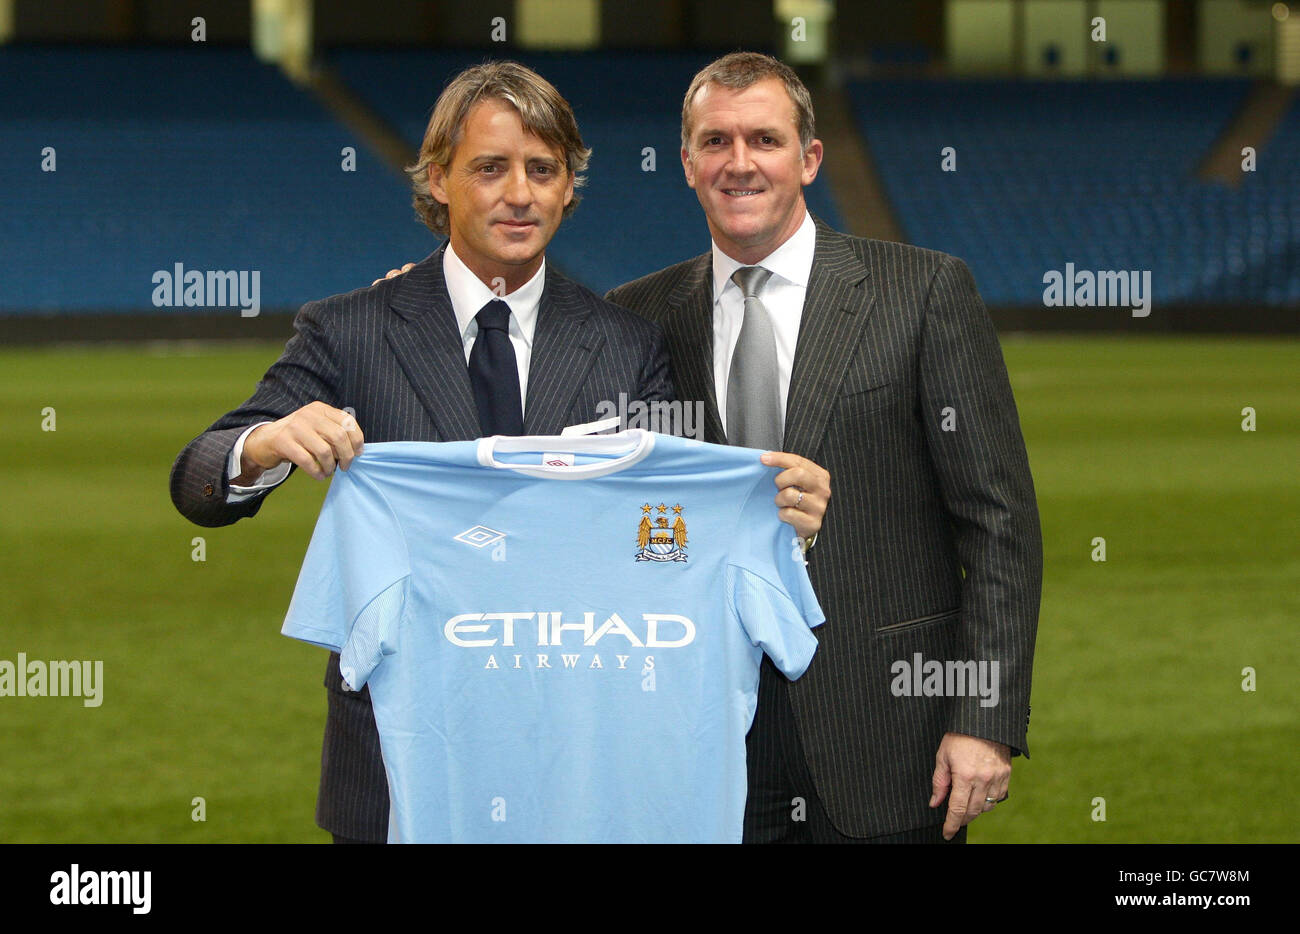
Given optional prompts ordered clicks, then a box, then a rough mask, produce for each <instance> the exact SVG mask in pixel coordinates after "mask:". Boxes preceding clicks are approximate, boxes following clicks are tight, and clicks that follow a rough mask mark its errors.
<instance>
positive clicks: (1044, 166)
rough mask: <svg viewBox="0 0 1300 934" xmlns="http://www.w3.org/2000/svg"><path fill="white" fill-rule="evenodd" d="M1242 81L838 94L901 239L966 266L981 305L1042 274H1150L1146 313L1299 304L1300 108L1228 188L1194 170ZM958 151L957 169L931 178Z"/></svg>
mask: <svg viewBox="0 0 1300 934" xmlns="http://www.w3.org/2000/svg"><path fill="white" fill-rule="evenodd" d="M1248 90H1249V82H1248V81H1245V80H1240V79H1174V80H1163V81H1100V82H1082V81H1060V82H1027V81H1011V80H971V81H955V80H887V81H859V82H855V83H853V84H852V85H851V86H850V88H849V94H850V98H851V101H852V104H853V107H854V111H855V114H856V117H857V119H858V121H859V127H860V129H861V130H862V132H863V133H864V135H865V137H866V139H867V141H868V143H869V144H870V147H871V151H872V153H873V155H874V157H875V159H876V162H877V165H878V167H879V171H880V174H881V176H882V179H883V182H884V185H885V188H886V191H887V194H888V196H889V198H890V200H891V201H892V203H893V205H894V208H895V211H896V212H897V214H898V215H899V217H900V220H901V223H902V225H903V228H904V231H905V233H906V236H907V238H908V239H909V241H910V242H913V243H917V244H919V245H921V246H927V247H931V248H933V249H937V250H943V251H944V252H948V253H953V254H955V255H957V256H960V257H962V258H963V259H965V260H966V261H967V263H969V265H970V267H971V270H972V271H973V272H974V274H975V278H976V281H977V283H978V284H979V286H980V290H981V292H982V293H983V295H984V297H985V300H986V301H987V302H988V303H989V304H1000V305H1021V306H1030V305H1037V304H1041V303H1042V297H1043V288H1044V286H1043V279H1042V277H1043V274H1044V273H1045V272H1046V271H1047V270H1052V269H1056V270H1063V269H1064V268H1065V264H1066V263H1067V262H1072V263H1074V265H1075V268H1076V269H1092V270H1099V269H1138V270H1151V272H1152V291H1153V293H1154V302H1157V303H1166V304H1167V303H1263V304H1271V305H1286V304H1295V303H1297V302H1300V262H1297V254H1298V250H1297V247H1298V246H1300V184H1297V180H1296V179H1297V177H1296V166H1297V165H1298V164H1300V101H1298V102H1297V103H1296V105H1295V106H1293V107H1292V108H1291V109H1290V112H1289V113H1288V114H1287V116H1286V118H1285V119H1284V121H1283V122H1282V125H1281V127H1280V128H1279V132H1278V133H1277V134H1276V136H1275V137H1274V138H1273V139H1272V140H1271V141H1270V142H1269V143H1268V144H1267V145H1266V146H1265V147H1264V148H1263V149H1262V150H1261V151H1260V152H1259V164H1258V171H1256V172H1254V173H1244V174H1243V179H1242V183H1241V185H1240V187H1239V188H1236V189H1230V188H1227V187H1225V186H1223V185H1221V184H1211V183H1206V182H1202V181H1199V180H1198V179H1197V178H1196V176H1195V170H1196V166H1197V164H1198V163H1199V161H1200V160H1201V159H1202V158H1203V157H1204V155H1205V153H1206V151H1207V149H1208V148H1209V146H1210V145H1211V143H1212V142H1213V141H1214V139H1215V138H1216V136H1217V135H1218V134H1219V133H1220V132H1221V131H1222V130H1223V128H1224V127H1225V125H1226V124H1227V123H1228V122H1229V121H1230V120H1231V119H1232V117H1233V115H1234V113H1235V112H1236V111H1237V109H1238V108H1239V107H1240V105H1241V103H1242V101H1243V99H1244V97H1245V95H1246V93H1247V92H1248ZM948 146H951V147H953V149H955V150H956V158H957V171H955V172H943V171H940V159H941V156H940V151H941V150H942V149H943V148H944V147H948Z"/></svg>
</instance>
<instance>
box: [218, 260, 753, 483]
mask: <svg viewBox="0 0 1300 934" xmlns="http://www.w3.org/2000/svg"><path fill="white" fill-rule="evenodd" d="M442 274H443V277H444V278H445V279H446V282H447V293H448V295H450V296H451V308H452V311H453V312H455V314H456V325H457V327H458V328H459V329H460V339H461V343H462V344H463V345H464V348H465V365H466V366H468V365H469V355H470V351H471V350H473V349H474V339H475V338H476V337H478V322H477V321H476V320H475V315H477V314H478V313H479V312H480V311H481V310H482V309H483V306H485V305H486V304H487V303H488V302H490V301H492V300H493V299H496V298H500V299H501V300H502V301H503V302H505V303H506V304H507V305H509V306H510V343H511V344H512V345H513V346H514V348H515V364H516V365H517V366H518V367H519V403H520V406H521V410H522V411H527V406H528V365H529V363H530V362H531V361H532V354H533V334H534V333H535V332H536V330H537V312H538V309H539V308H540V307H541V303H542V291H543V289H544V288H545V286H546V260H545V258H543V260H542V264H541V266H539V267H538V269H537V272H536V273H534V275H533V277H532V278H531V279H529V280H528V281H527V282H525V283H524V284H523V285H521V286H520V287H519V288H517V289H515V290H514V291H513V292H511V293H510V294H509V295H497V294H496V293H495V292H493V291H492V290H491V289H489V288H488V287H487V286H486V285H484V284H483V281H482V280H481V279H479V277H478V276H476V275H474V273H473V272H471V271H470V268H469V267H468V266H466V265H465V263H464V262H463V261H462V260H461V258H460V257H459V256H457V255H456V253H455V251H454V250H452V248H451V244H450V243H448V244H447V249H446V250H445V251H444V252H443V254H442ZM732 343H733V344H734V343H735V342H734V340H733V342H732ZM266 424H269V422H258V423H257V425H266ZM257 425H249V426H248V428H247V429H245V431H244V433H243V434H241V435H240V436H239V438H238V440H236V441H235V446H234V447H233V448H231V450H230V459H229V461H227V463H226V473H227V476H228V477H229V479H230V480H234V479H235V478H236V477H238V476H239V474H240V459H241V458H242V457H243V454H244V440H245V439H246V438H247V437H248V435H249V433H250V432H252V430H253V429H254V428H256V427H257ZM362 431H365V426H362ZM292 466H293V465H292V464H291V463H290V462H289V461H285V462H284V463H282V464H280V465H279V466H277V467H272V468H271V469H270V470H267V471H264V472H263V473H262V475H261V476H260V477H258V478H257V479H256V480H255V481H253V482H252V483H251V484H249V485H247V486H236V485H235V484H234V483H231V484H230V493H229V495H227V496H226V502H228V503H240V502H243V501H244V500H246V499H250V498H251V497H253V496H257V495H258V494H259V493H263V492H265V491H266V490H269V489H271V488H272V487H274V486H277V485H279V484H280V483H282V482H284V478H285V477H287V476H289V470H290V468H291V467H292Z"/></svg>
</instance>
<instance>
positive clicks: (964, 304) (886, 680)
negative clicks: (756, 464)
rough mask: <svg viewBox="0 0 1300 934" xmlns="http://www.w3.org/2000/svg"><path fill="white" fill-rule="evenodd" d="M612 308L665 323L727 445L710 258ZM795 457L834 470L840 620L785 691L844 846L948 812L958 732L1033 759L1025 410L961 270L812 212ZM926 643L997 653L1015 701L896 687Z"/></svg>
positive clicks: (789, 419)
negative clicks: (947, 763)
mask: <svg viewBox="0 0 1300 934" xmlns="http://www.w3.org/2000/svg"><path fill="white" fill-rule="evenodd" d="M607 297H608V298H609V299H610V300H611V301H614V302H616V303H618V304H620V305H623V306H625V307H627V308H630V309H632V310H634V311H636V312H638V313H640V314H642V315H645V316H646V317H647V318H649V319H650V320H652V321H655V322H657V323H659V324H661V325H663V327H664V331H665V333H666V335H667V338H668V349H669V353H670V356H671V359H672V377H673V384H674V386H675V387H676V390H677V396H678V398H679V399H688V400H703V401H704V403H705V408H706V420H705V426H706V440H708V441H716V442H724V443H725V440H726V439H725V436H724V434H723V431H722V424H721V421H720V419H719V417H718V409H717V404H716V399H715V393H714V385H713V349H712V345H713V325H712V307H713V293H712V265H711V259H710V254H708V253H706V254H704V255H702V256H698V257H696V258H695V259H692V260H688V261H686V262H684V263H679V264H678V265H676V266H672V267H669V268H668V269H664V270H661V271H660V272H657V273H653V274H652V275H649V276H646V277H644V278H642V279H638V280H636V281H635V282H631V283H628V284H627V285H624V286H620V287H619V288H617V289H615V290H614V291H612V292H611V293H610V294H609V295H608V296H607ZM946 407H951V408H952V410H953V416H954V418H955V425H954V426H953V427H955V430H953V431H945V430H943V422H944V414H943V410H944V409H945V408H946ZM784 447H785V449H786V450H787V451H791V452H793V453H795V454H799V455H802V456H804V457H807V458H809V459H810V460H812V461H815V462H816V463H818V464H821V465H822V466H823V467H825V468H826V469H827V470H829V471H830V474H831V489H832V495H831V500H830V505H829V508H828V509H827V512H826V516H825V519H824V522H823V526H822V531H821V534H820V536H819V538H818V541H817V544H816V547H815V548H814V549H813V550H812V551H811V552H810V553H809V562H810V566H809V572H810V574H811V576H812V581H813V586H814V588H815V589H816V591H817V595H818V598H819V599H820V601H821V604H822V608H823V609H824V611H825V613H826V619H827V621H826V624H825V625H824V626H823V627H821V628H820V629H819V630H818V631H817V632H818V638H819V640H820V643H821V647H820V649H819V650H818V653H817V657H816V658H815V659H814V660H813V664H812V666H811V668H810V669H809V670H808V673H807V674H805V675H804V676H803V677H802V678H801V679H799V680H798V681H796V682H793V683H792V684H791V685H790V687H789V697H790V703H791V706H792V707H793V710H794V713H795V720H796V722H797V724H798V732H799V737H800V740H801V742H802V745H803V748H804V752H805V756H806V758H807V763H808V767H809V771H810V773H811V775H812V777H813V780H814V783H815V786H816V789H817V793H818V795H819V796H820V797H821V799H822V801H823V802H824V804H825V806H826V810H827V813H828V814H829V816H830V818H831V820H832V822H833V823H834V825H835V827H836V829H838V830H839V831H840V832H841V833H843V834H846V835H849V836H855V837H871V836H877V835H883V834H894V833H898V832H901V831H906V830H912V829H915V828H921V827H930V826H934V825H936V824H940V823H942V822H943V820H944V816H945V810H944V808H942V807H940V808H937V809H934V810H931V809H930V808H929V807H928V804H929V797H930V793H931V775H932V772H933V770H934V764H935V752H936V750H937V749H938V746H939V741H940V740H941V739H942V737H943V734H944V733H945V732H947V731H953V732H958V733H968V734H971V735H974V736H979V737H983V738H985V739H990V740H995V741H998V742H1002V743H1006V744H1007V745H1009V746H1011V747H1012V748H1013V750H1015V751H1018V752H1021V753H1025V754H1027V752H1028V750H1027V746H1026V742H1025V734H1026V731H1027V728H1028V720H1029V688H1030V674H1031V668H1032V664H1033V649H1034V637H1035V633H1036V630H1037V625H1038V606H1039V597H1040V592H1041V586H1042V540H1041V536H1040V531H1039V524H1038V511H1037V506H1036V503H1035V499H1034V488H1033V481H1032V479H1031V477H1030V473H1029V463H1028V459H1027V457H1026V454H1025V446H1024V441H1023V439H1022V437H1021V433H1020V426H1019V420H1018V417H1017V414H1016V407H1015V400H1014V399H1013V397H1012V393H1011V386H1010V383H1009V381H1008V379H1007V373H1006V367H1005V365H1004V363H1003V360H1002V352H1001V348H1000V347H999V345H998V340H997V335H996V334H995V332H994V329H993V325H992V323H991V321H990V320H989V317H988V313H987V312H986V311H985V309H984V305H983V303H982V302H981V301H980V298H979V294H978V292H977V291H976V288H975V282H974V280H973V278H972V277H971V275H970V272H969V271H968V270H967V268H966V266H965V264H964V263H962V262H961V260H959V259H956V258H954V257H951V256H947V255H945V254H942V253H936V252H933V251H930V250H924V249H920V248H917V247H911V246H906V245H902V244H898V243H889V242H884V241H876V240H862V239H858V238H854V237H849V236H845V235H843V234H840V233H837V232H836V231H834V230H832V229H831V228H829V227H827V226H826V225H825V224H824V223H822V222H821V221H817V243H816V251H815V254H814V260H813V267H812V273H811V278H810V280H809V283H808V289H807V293H806V297H805V302H804V308H803V317H802V320H801V323H800V329H799V337H798V342H797V345H796V349H795V356H794V364H793V370H792V373H791V380H790V391H789V395H788V398H787V414H786V430H785V445H784ZM963 569H964V572H965V573H964V576H963ZM918 652H919V653H921V655H922V657H923V659H925V660H932V659H933V660H939V661H946V660H954V661H955V660H966V659H969V660H976V661H978V660H980V659H987V660H998V662H999V665H1000V674H1001V679H1000V680H1001V697H1000V702H999V703H998V704H997V705H996V706H993V707H981V706H980V699H979V698H978V697H957V698H944V697H896V696H894V695H893V694H892V693H891V691H890V683H891V680H892V676H891V672H890V666H891V665H892V664H893V663H894V662H895V661H900V660H906V661H908V662H909V663H910V662H912V661H913V659H914V654H915V653H918ZM759 715H760V716H761V715H762V713H761V712H760V714H759Z"/></svg>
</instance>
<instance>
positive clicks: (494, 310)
mask: <svg viewBox="0 0 1300 934" xmlns="http://www.w3.org/2000/svg"><path fill="white" fill-rule="evenodd" d="M474 320H475V321H477V322H478V329H479V330H480V331H491V330H497V331H506V332H507V333H508V332H509V331H510V306H509V305H507V304H506V303H505V302H503V301H501V299H499V298H495V299H493V300H492V301H490V302H488V303H487V304H486V305H484V306H483V307H482V309H480V311H479V313H478V314H476V315H475V316H474Z"/></svg>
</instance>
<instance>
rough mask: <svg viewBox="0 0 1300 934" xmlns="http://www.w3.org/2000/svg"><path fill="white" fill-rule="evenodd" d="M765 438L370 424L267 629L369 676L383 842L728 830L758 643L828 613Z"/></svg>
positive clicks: (786, 660) (730, 834)
mask: <svg viewBox="0 0 1300 934" xmlns="http://www.w3.org/2000/svg"><path fill="white" fill-rule="evenodd" d="M760 453H761V452H759V451H754V450H751V449H748V448H737V447H725V446H722V445H715V444H706V443H704V442H700V441H693V440H687V439H683V438H676V437H672V436H668V435H660V434H652V433H650V432H646V431H641V430H631V431H626V432H623V433H621V434H615V435H596V436H590V437H564V438H559V437H545V438H541V437H522V438H502V437H497V438H485V439H481V440H479V441H465V442H453V443H429V442H414V441H412V442H407V441H399V442H389V443H381V444H367V445H366V446H365V448H364V452H363V453H362V455H361V456H360V457H358V458H356V459H355V460H354V461H353V462H352V465H351V467H350V468H349V469H348V470H347V471H336V472H335V473H334V479H333V481H332V482H331V484H330V489H329V492H328V494H327V495H326V498H325V504H324V506H323V507H322V509H321V514H320V518H319V520H318V521H317V524H316V529H315V532H314V534H313V535H312V539H311V544H310V546H309V547H308V550H307V556H306V558H305V559H304V561H303V566H302V571H301V573H300V575H299V578H298V585H297V588H296V589H295V591H294V595H293V600H292V603H291V604H290V607H289V612H288V616H287V618H286V619H285V622H284V628H283V632H284V634H285V635H287V636H292V637H293V638H296V639H301V640H304V641H307V642H311V643H314V644H316V645H322V646H326V647H328V648H331V649H334V650H336V651H339V652H340V653H341V659H342V661H341V669H342V672H343V676H344V678H345V680H346V681H347V682H348V683H349V684H350V685H351V687H352V689H354V690H360V688H361V686H362V685H364V684H368V685H369V686H370V696H371V701H372V703H373V706H374V711H375V721H376V723H377V724H378V727H379V738H380V745H381V747H382V750H383V757H384V767H385V769H386V771H387V775H388V785H389V797H390V802H391V808H390V821H389V840H390V842H494V843H495V842H591V843H608V842H732V843H738V842H740V838H741V830H742V820H743V815H744V805H745V785H746V778H745V734H746V732H747V731H748V730H749V726H750V723H751V722H752V720H753V716H754V706H755V700H756V696H757V691H758V671H759V661H760V659H761V658H762V654H763V653H764V652H766V653H767V654H768V655H769V656H771V658H772V660H773V662H774V663H775V664H776V666H777V667H778V668H779V669H781V670H782V671H783V672H784V673H785V674H786V675H787V676H789V677H791V678H797V677H798V676H799V675H801V674H802V673H803V672H804V670H805V669H806V668H807V667H808V664H809V662H810V661H811V660H812V657H813V653H814V651H815V650H816V648H817V641H816V638H815V636H814V635H813V633H812V632H811V627H814V626H817V625H819V624H820V623H821V622H822V621H823V616H822V612H821V609H820V607H819V606H818V604H817V598H816V596H815V595H814V594H813V590H812V587H811V585H810V584H809V581H808V572H807V568H806V566H805V563H804V559H803V555H802V554H801V551H800V548H799V540H798V538H797V536H796V533H795V531H794V529H793V528H792V527H791V526H789V525H787V524H786V523H783V522H781V521H779V520H778V519H777V508H776V506H775V505H774V503H773V497H774V496H775V495H776V486H775V485H774V484H773V482H772V480H773V477H775V475H776V474H777V473H778V471H777V470H776V469H775V468H771V467H766V466H764V465H763V464H762V463H761V462H760V461H759V454H760Z"/></svg>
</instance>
